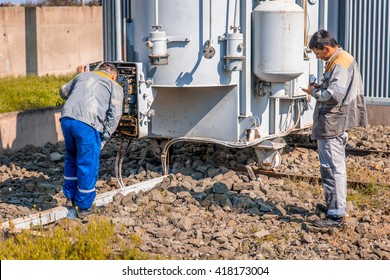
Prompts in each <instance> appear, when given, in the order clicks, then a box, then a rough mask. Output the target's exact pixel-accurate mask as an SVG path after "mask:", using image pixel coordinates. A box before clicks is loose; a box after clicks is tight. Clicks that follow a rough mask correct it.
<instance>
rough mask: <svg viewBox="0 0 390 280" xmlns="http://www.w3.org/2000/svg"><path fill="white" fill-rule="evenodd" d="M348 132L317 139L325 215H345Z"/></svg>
mask: <svg viewBox="0 0 390 280" xmlns="http://www.w3.org/2000/svg"><path fill="white" fill-rule="evenodd" d="M347 141H348V133H347V132H344V133H343V134H341V135H340V136H337V137H334V138H329V139H317V144H318V154H319V159H320V172H321V177H322V185H323V187H324V193H325V200H326V206H327V215H329V216H334V217H343V216H345V207H346V204H347V170H346V164H345V145H346V144H347Z"/></svg>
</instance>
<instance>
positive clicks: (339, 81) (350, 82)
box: [312, 48, 367, 139]
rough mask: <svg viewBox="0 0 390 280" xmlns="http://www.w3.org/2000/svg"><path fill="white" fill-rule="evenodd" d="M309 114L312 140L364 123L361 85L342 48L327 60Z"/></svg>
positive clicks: (350, 59)
mask: <svg viewBox="0 0 390 280" xmlns="http://www.w3.org/2000/svg"><path fill="white" fill-rule="evenodd" d="M313 96H314V98H315V99H316V100H317V102H316V106H315V109H314V114H313V131H312V138H313V139H324V138H333V137H337V136H339V135H341V134H342V133H343V132H344V131H348V130H349V129H351V128H354V127H357V126H364V125H366V124H367V112H366V105H365V101H364V95H363V82H362V78H361V75H360V71H359V68H358V66H357V63H356V61H355V59H354V58H353V57H352V56H351V55H350V54H349V53H348V52H346V51H344V50H343V49H342V48H340V49H339V50H337V51H336V52H335V53H334V54H333V55H332V56H331V57H330V58H329V60H328V62H327V64H326V69H325V72H324V77H323V79H322V83H321V88H320V89H319V90H317V91H315V92H314V93H313Z"/></svg>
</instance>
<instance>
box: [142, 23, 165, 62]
mask: <svg viewBox="0 0 390 280" xmlns="http://www.w3.org/2000/svg"><path fill="white" fill-rule="evenodd" d="M167 40H168V38H167V34H166V32H165V31H154V32H150V33H149V40H148V42H147V44H146V45H147V47H148V48H150V50H151V51H150V55H149V60H150V63H151V64H152V65H166V64H168V47H167Z"/></svg>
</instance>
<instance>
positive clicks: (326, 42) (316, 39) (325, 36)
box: [309, 29, 338, 50]
mask: <svg viewBox="0 0 390 280" xmlns="http://www.w3.org/2000/svg"><path fill="white" fill-rule="evenodd" d="M325 46H331V47H337V46H338V43H337V41H336V39H335V38H334V37H333V35H332V34H331V33H330V32H328V31H326V30H324V29H321V30H318V31H317V32H316V33H314V34H313V36H312V37H311V39H310V42H309V48H310V49H317V50H323V49H324V47H325Z"/></svg>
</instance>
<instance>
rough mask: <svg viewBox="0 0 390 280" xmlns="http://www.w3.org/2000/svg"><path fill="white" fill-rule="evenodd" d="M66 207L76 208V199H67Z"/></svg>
mask: <svg viewBox="0 0 390 280" xmlns="http://www.w3.org/2000/svg"><path fill="white" fill-rule="evenodd" d="M64 206H65V207H74V206H75V203H74V199H70V198H66V201H65V204H64Z"/></svg>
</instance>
